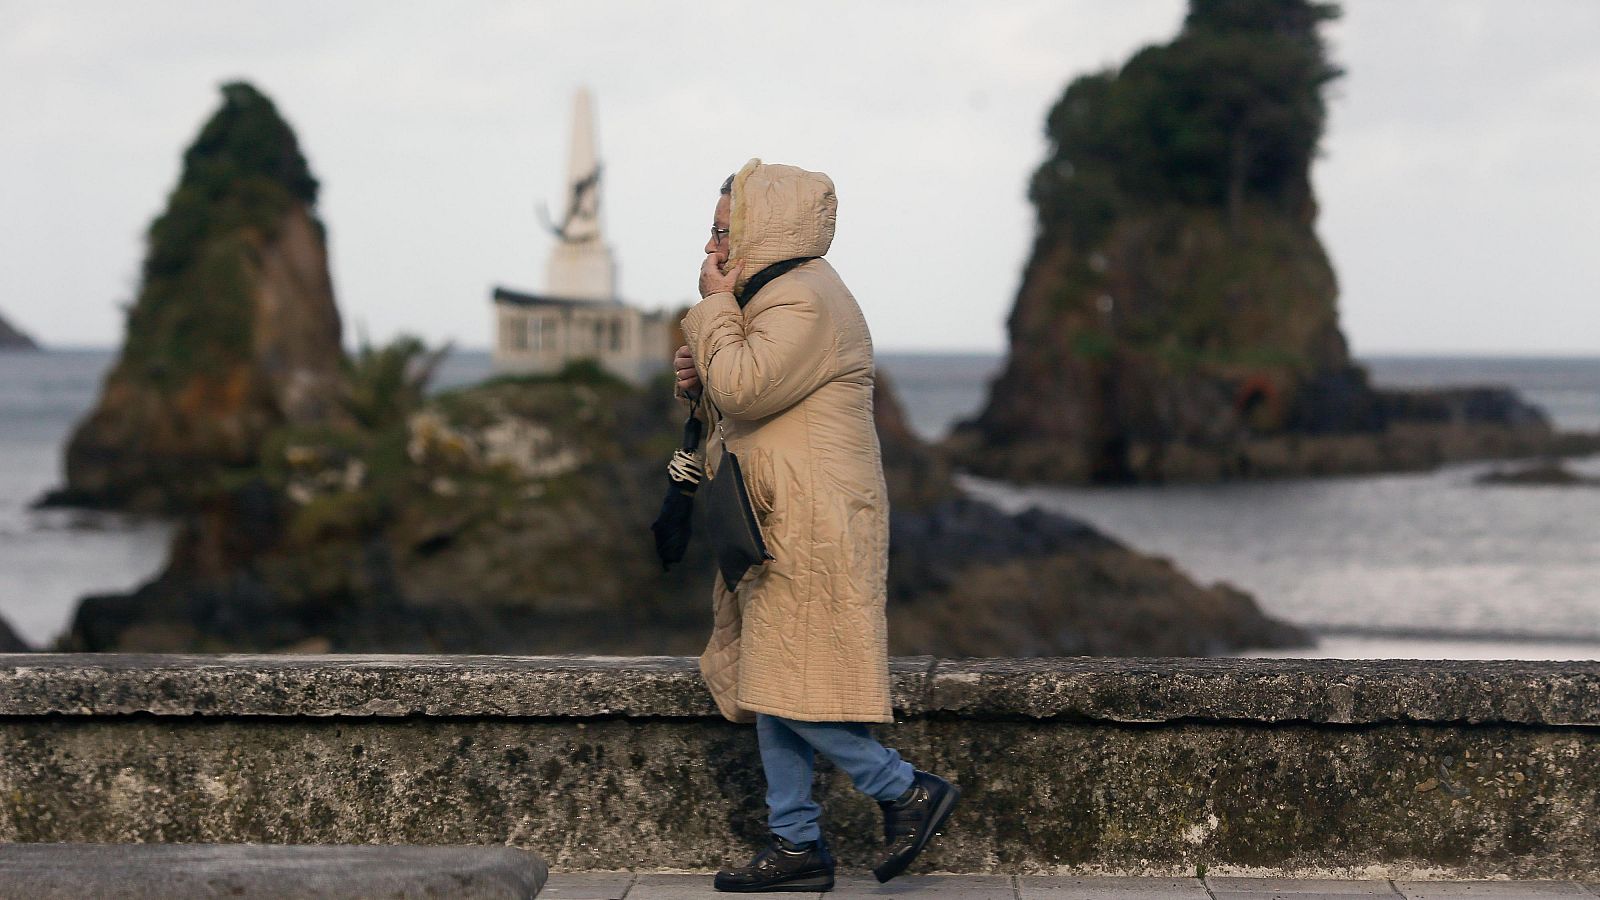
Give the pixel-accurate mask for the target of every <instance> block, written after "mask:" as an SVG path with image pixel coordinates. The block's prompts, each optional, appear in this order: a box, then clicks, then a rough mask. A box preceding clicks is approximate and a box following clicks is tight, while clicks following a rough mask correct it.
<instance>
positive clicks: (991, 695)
mask: <svg viewBox="0 0 1600 900" xmlns="http://www.w3.org/2000/svg"><path fill="white" fill-rule="evenodd" d="M928 709H929V710H937V711H940V712H947V713H958V714H960V715H963V716H1003V715H1007V714H1010V715H1026V716H1033V717H1038V718H1048V717H1068V718H1083V719H1109V720H1112V721H1119V722H1170V721H1178V720H1184V719H1195V720H1245V721H1257V722H1262V723H1267V722H1281V721H1295V720H1300V721H1307V722H1321V723H1329V724H1361V723H1378V722H1442V723H1451V722H1468V723H1480V722H1507V723H1524V724H1543V725H1580V724H1581V725H1597V724H1600V663H1594V662H1572V663H1558V662H1522V661H1493V662H1481V661H1470V662H1469V661H1449V660H1346V659H1338V660H1334V659H1306V660H1264V659H1263V660H1240V659H1181V660H1180V659H971V660H941V661H940V662H939V664H938V666H937V667H936V668H935V669H934V670H933V682H932V685H931V686H930V693H929V698H928Z"/></svg>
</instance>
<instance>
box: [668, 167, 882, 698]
mask: <svg viewBox="0 0 1600 900" xmlns="http://www.w3.org/2000/svg"><path fill="white" fill-rule="evenodd" d="M836 211H837V200H836V199H835V197H834V191H833V182H832V181H831V180H829V178H828V176H826V175H823V174H821V173H817V172H807V171H805V170H803V169H797V168H794V167H793V166H777V165H763V164H762V163H761V162H760V160H751V161H750V162H749V163H747V164H746V165H745V167H744V168H743V169H741V170H740V171H739V173H738V175H736V176H735V177H734V182H733V202H732V213H731V220H730V222H729V240H730V245H729V251H730V256H729V261H728V265H729V267H730V268H731V267H732V266H735V265H737V264H738V263H740V262H743V263H744V272H743V274H742V275H741V276H740V284H739V287H740V288H741V289H742V288H743V286H744V282H746V281H748V280H749V278H750V277H751V276H754V275H755V274H757V273H758V272H760V271H761V270H762V269H764V268H766V267H767V266H769V265H771V264H772V263H775V262H780V261H782V260H786V259H792V258H794V257H800V256H822V255H823V254H824V253H826V252H828V246H829V245H830V244H831V243H832V242H833V226H834V216H835V214H836ZM683 333H684V335H685V336H686V338H687V340H688V344H689V347H690V349H691V350H692V351H693V352H694V359H695V368H696V369H698V370H699V374H700V381H701V384H702V385H704V392H705V394H706V395H707V396H708V397H709V399H710V400H711V401H712V405H711V407H710V408H708V407H707V404H706V403H705V402H704V401H702V402H701V404H700V405H701V407H702V408H703V409H705V410H706V415H707V418H708V419H709V420H710V421H709V424H710V427H709V428H708V429H707V434H708V435H709V437H708V439H707V441H706V460H707V467H708V468H711V469H713V470H714V468H715V466H716V464H717V462H718V460H719V458H720V456H721V454H722V450H721V441H720V439H719V438H718V436H717V427H716V424H717V418H718V414H717V411H720V414H721V416H722V417H723V420H722V423H721V425H722V429H723V430H724V431H725V432H726V440H727V445H728V449H729V450H731V451H732V452H733V453H735V454H737V455H738V457H739V463H740V465H741V467H742V468H743V469H744V473H745V480H746V486H747V488H748V490H749V494H750V501H751V504H752V505H753V506H754V507H755V509H756V516H757V519H758V521H759V523H760V525H761V532H762V536H763V537H764V538H765V540H766V542H767V548H768V550H770V551H771V553H772V554H773V555H774V556H775V557H776V559H774V560H771V561H769V562H767V563H766V564H764V565H761V566H756V567H754V568H752V569H751V570H750V571H749V573H747V574H746V575H745V577H744V580H743V581H741V582H740V583H739V586H738V590H737V591H735V592H732V593H730V592H729V591H728V590H727V588H726V586H725V585H724V584H723V581H722V578H721V577H720V576H718V577H717V578H716V579H715V586H714V587H713V589H712V603H713V606H714V611H715V624H714V626H713V629H712V633H711V640H710V643H709V644H708V645H707V646H706V650H705V653H704V654H703V655H702V656H701V657H700V671H701V673H702V674H703V675H704V676H705V680H706V684H707V686H708V687H709V688H710V689H711V693H712V696H713V697H714V698H715V699H716V702H717V707H718V709H720V710H721V711H722V714H723V715H724V716H725V717H727V718H729V719H731V720H733V721H735V722H753V721H754V720H755V713H758V712H764V713H769V714H772V715H778V716H783V717H785V718H791V719H802V720H807V721H821V722H891V721H893V720H894V719H893V714H892V712H891V709H890V706H889V657H888V652H889V651H888V637H887V628H886V625H885V621H884V600H885V578H886V575H887V569H888V552H889V498H888V491H887V488H886V487H885V485H884V480H883V463H882V459H881V456H880V453H879V449H878V432H877V429H876V428H875V427H874V424H873V416H872V383H873V361H872V336H871V335H870V334H869V333H868V331H867V322H866V319H865V318H864V317H863V316H862V314H861V308H860V307H859V306H857V305H856V301H855V298H854V297H852V296H851V295H850V291H849V290H848V289H846V288H845V286H844V282H843V281H841V280H840V279H839V275H838V273H837V272H835V271H834V270H833V267H832V266H831V265H829V264H828V263H827V262H826V261H825V260H822V259H817V260H812V261H811V262H807V263H805V264H803V265H800V266H798V267H796V268H794V269H793V270H791V271H789V272H787V273H785V274H783V275H780V276H779V277H777V278H776V279H773V280H772V281H771V282H770V283H768V284H767V286H766V287H765V288H763V289H762V290H761V292H760V293H759V294H757V295H756V296H755V298H754V299H752V300H751V301H750V303H749V305H748V306H746V307H745V308H744V309H743V310H741V309H740V308H739V304H738V302H737V301H736V300H735V299H734V295H733V294H730V293H720V294H713V295H711V296H709V297H707V298H705V299H704V300H702V301H701V302H700V303H698V304H696V305H695V307H694V308H693V309H691V310H690V311H689V313H688V315H686V316H684V319H683Z"/></svg>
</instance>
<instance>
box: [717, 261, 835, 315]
mask: <svg viewBox="0 0 1600 900" xmlns="http://www.w3.org/2000/svg"><path fill="white" fill-rule="evenodd" d="M820 258H821V257H817V256H796V257H795V258H794V259H786V260H784V261H783V262H775V263H773V264H772V265H770V266H767V267H766V268H765V269H762V270H761V271H759V272H757V273H756V274H754V275H752V276H750V280H749V281H746V282H745V283H744V290H742V291H740V292H739V293H738V294H736V295H735V299H737V300H738V301H739V308H740V309H744V305H745V304H746V303H749V302H750V301H751V300H754V299H755V297H756V294H758V293H760V292H761V289H762V288H764V287H766V286H767V284H768V283H770V282H771V281H772V279H774V278H777V277H778V276H779V275H783V274H785V273H787V272H788V271H789V270H790V269H793V268H794V267H795V266H798V265H800V264H802V263H808V262H810V261H812V260H813V259H820Z"/></svg>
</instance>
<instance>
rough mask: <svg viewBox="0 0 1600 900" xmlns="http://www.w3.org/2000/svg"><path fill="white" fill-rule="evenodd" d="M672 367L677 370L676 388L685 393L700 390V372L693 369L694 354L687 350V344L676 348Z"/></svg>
mask: <svg viewBox="0 0 1600 900" xmlns="http://www.w3.org/2000/svg"><path fill="white" fill-rule="evenodd" d="M672 367H673V368H674V369H676V370H677V371H678V390H680V391H682V392H684V393H685V394H689V393H692V392H694V391H698V390H700V373H699V372H697V371H695V368H694V354H693V353H690V352H689V345H688V344H684V345H683V346H682V347H679V348H678V353H677V355H676V356H674V357H673V358H672Z"/></svg>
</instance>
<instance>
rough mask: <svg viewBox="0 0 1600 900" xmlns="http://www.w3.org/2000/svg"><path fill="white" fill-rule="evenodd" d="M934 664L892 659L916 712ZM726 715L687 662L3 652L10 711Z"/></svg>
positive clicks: (6, 710)
mask: <svg viewBox="0 0 1600 900" xmlns="http://www.w3.org/2000/svg"><path fill="white" fill-rule="evenodd" d="M932 664H933V660H932V659H931V658H928V657H900V658H897V659H895V660H893V661H892V662H891V665H890V678H891V696H892V699H893V701H894V703H895V706H896V708H897V709H900V710H903V711H918V710H920V709H921V703H922V698H923V697H924V695H925V694H926V676H927V673H928V670H929V669H930V668H931V666H932ZM50 713H60V714H66V715H79V716H104V715H127V714H130V713H154V714H156V715H162V716H386V717H405V716H479V717H482V716H488V717H504V716H515V717H530V716H531V717H547V718H549V717H553V718H581V717H586V716H672V717H690V718H705V717H714V716H716V707H715V705H714V704H713V703H712V702H711V698H710V695H709V694H708V693H707V692H706V688H705V683H704V682H703V681H702V680H701V678H700V670H699V666H698V663H697V662H696V661H695V660H694V659H691V658H687V657H681V656H633V657H616V656H422V655H405V654H376V655H349V656H346V655H306V656H271V655H265V654H263V655H250V654H223V655H204V654H197V655H183V654H170V655H168V654H140V653H30V654H25V655H24V654H0V716H5V715H12V716H15V715H44V714H50Z"/></svg>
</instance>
